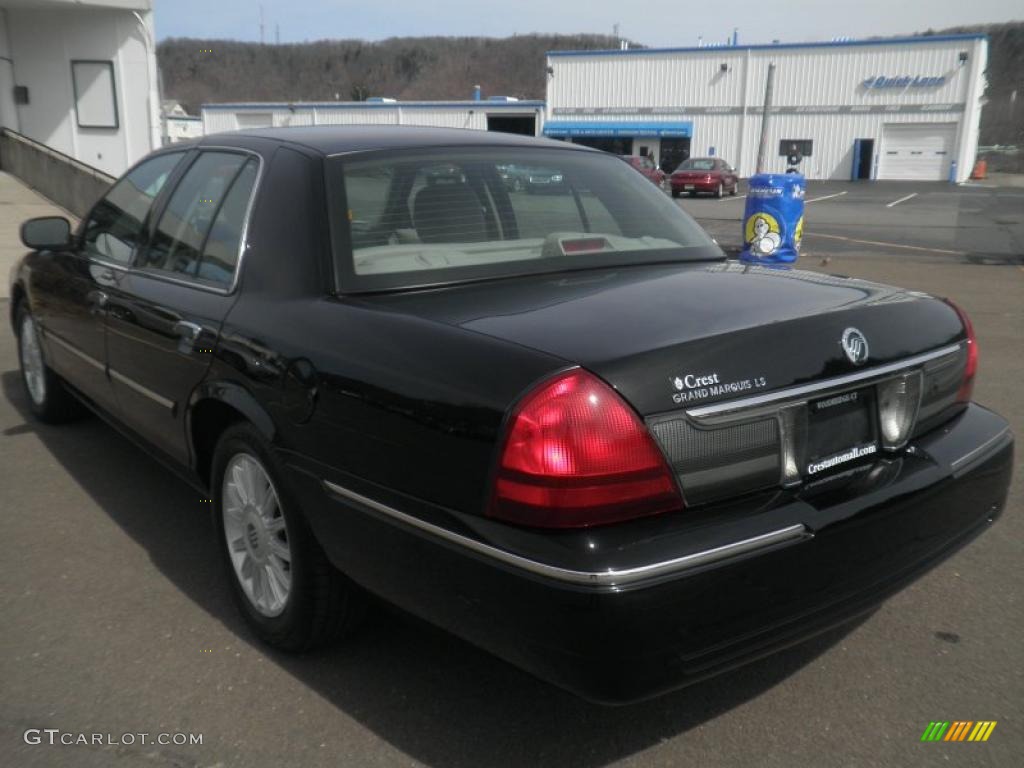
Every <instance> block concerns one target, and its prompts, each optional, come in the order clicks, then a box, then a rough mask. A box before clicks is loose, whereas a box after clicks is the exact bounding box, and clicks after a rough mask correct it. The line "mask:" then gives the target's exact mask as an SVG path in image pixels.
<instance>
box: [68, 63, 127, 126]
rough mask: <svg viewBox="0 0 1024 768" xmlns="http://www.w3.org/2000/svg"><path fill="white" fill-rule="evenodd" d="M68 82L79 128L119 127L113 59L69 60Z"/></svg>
mask: <svg viewBox="0 0 1024 768" xmlns="http://www.w3.org/2000/svg"><path fill="white" fill-rule="evenodd" d="M71 85H72V87H73V88H74V92H75V116H76V119H77V121H78V127H79V128H117V127H118V121H117V89H116V86H115V84H114V63H113V62H112V61H72V62H71Z"/></svg>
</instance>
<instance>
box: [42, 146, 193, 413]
mask: <svg viewBox="0 0 1024 768" xmlns="http://www.w3.org/2000/svg"><path fill="white" fill-rule="evenodd" d="M184 155H185V153H184V152H169V153H163V154H160V155H156V156H155V157H151V158H149V159H147V160H144V161H143V162H141V163H139V164H138V165H137V166H135V167H134V168H133V169H132V170H130V171H129V172H128V173H127V174H125V175H124V176H123V177H122V178H121V179H119V180H118V181H117V182H115V183H114V185H113V186H112V187H111V188H110V190H109V191H108V192H107V194H106V195H104V196H103V197H102V198H101V199H100V200H99V202H97V203H96V205H94V206H93V208H92V210H91V211H90V212H89V215H88V216H87V217H86V218H85V220H84V221H83V222H82V224H81V226H80V227H79V230H78V233H77V237H76V240H77V243H76V247H75V248H74V249H73V250H69V251H62V252H58V253H52V254H50V255H49V257H50V258H49V261H48V263H47V264H46V265H45V268H43V269H40V270H37V271H36V272H34V274H33V290H32V293H33V296H34V297H35V298H36V300H35V301H34V303H33V307H32V311H33V312H34V313H35V315H36V318H37V320H38V321H39V324H40V326H41V328H42V330H43V339H44V341H43V343H44V345H45V348H46V356H47V362H48V363H49V365H50V366H51V367H52V368H53V369H54V370H55V371H56V372H57V373H59V374H60V375H61V376H62V377H64V379H65V380H67V381H68V382H69V383H71V384H72V385H73V386H74V387H75V388H76V389H78V391H79V392H81V393H82V394H84V395H86V396H87V397H88V398H90V399H91V400H92V401H93V402H94V403H95V404H96V405H98V406H100V407H101V408H103V409H105V410H107V411H113V410H114V406H115V402H114V397H113V393H112V390H111V387H110V381H109V378H108V376H107V350H106V321H105V318H106V303H107V301H108V299H109V296H110V294H111V293H113V292H116V291H117V290H118V286H119V285H120V283H121V282H122V281H123V280H124V278H125V275H126V270H127V269H128V268H129V266H130V264H131V261H132V258H133V256H134V254H135V252H136V249H137V248H138V245H139V242H140V239H141V237H142V231H143V223H144V222H145V220H146V217H147V215H148V213H149V211H150V209H151V208H152V207H153V204H154V201H155V200H156V198H157V196H158V195H159V193H160V191H161V190H162V189H163V187H164V184H165V183H166V181H167V179H168V178H169V177H170V176H171V174H172V172H173V171H174V168H175V167H176V166H177V164H178V163H179V162H180V161H181V159H182V158H183V157H184Z"/></svg>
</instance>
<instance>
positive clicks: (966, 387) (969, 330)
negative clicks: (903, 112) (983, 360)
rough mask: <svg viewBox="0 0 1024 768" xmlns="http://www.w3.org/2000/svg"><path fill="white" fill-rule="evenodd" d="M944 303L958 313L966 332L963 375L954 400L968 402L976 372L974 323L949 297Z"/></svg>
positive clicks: (976, 351) (976, 354)
mask: <svg viewBox="0 0 1024 768" xmlns="http://www.w3.org/2000/svg"><path fill="white" fill-rule="evenodd" d="M946 303H947V304H949V306H951V307H952V308H953V309H955V310H956V313H957V314H958V315H960V322H962V323H963V324H964V332H965V333H966V334H967V342H966V343H967V363H966V365H964V376H963V379H962V380H961V382H960V389H959V391H957V393H956V401H957V402H958V403H969V402H970V401H971V395H973V394H974V376H975V374H977V373H978V338H977V337H976V336H975V335H974V324H973V323H971V318H969V317H968V316H967V313H966V312H964V311H963V309H961V308H960V307H959V306H957V305H956V304H955V303H954V302H952V301H950V300H949V299H946Z"/></svg>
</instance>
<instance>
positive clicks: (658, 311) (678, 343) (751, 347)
mask: <svg viewBox="0 0 1024 768" xmlns="http://www.w3.org/2000/svg"><path fill="white" fill-rule="evenodd" d="M366 301H368V302H371V303H373V304H374V305H376V306H377V307H378V308H385V307H386V308H389V309H391V310H393V311H401V312H406V313H411V314H415V315H417V316H421V317H424V318H428V319H431V320H434V321H436V322H442V323H445V324H450V325H454V326H458V327H461V328H463V329H465V330H468V331H473V332H476V333H481V334H486V335H489V336H493V337H496V338H499V339H503V340H505V341H510V342H513V343H515V344H519V345H522V346H526V347H530V348H533V349H536V350H540V351H542V352H545V353H547V354H550V355H554V356H556V357H559V358H561V359H563V360H565V361H566V363H570V364H579V365H581V366H583V367H585V368H587V369H589V370H591V371H593V372H594V373H596V374H598V375H599V376H601V377H602V378H603V379H604V380H605V381H607V382H608V383H609V384H611V385H612V386H613V387H614V388H615V389H616V390H618V391H619V393H620V394H622V395H623V396H624V397H625V398H626V399H627V400H628V401H629V402H630V403H631V404H632V405H633V407H634V408H636V410H637V411H639V412H640V413H641V414H643V415H644V416H651V415H654V414H659V413H664V412H668V411H675V410H679V409H682V408H693V407H696V406H703V405H709V404H712V403H717V402H722V401H726V400H730V399H735V398H742V397H749V396H750V395H755V394H762V393H769V392H772V391H773V390H778V389H782V388H787V387H792V386H796V385H800V384H807V383H810V382H813V381H816V380H819V379H823V378H831V377H835V376H841V375H843V374H846V373H850V372H853V371H857V370H862V369H864V368H870V367H873V366H877V365H883V364H886V363H891V362H897V361H899V360H901V359H903V358H907V357H909V356H912V355H915V354H918V353H922V352H926V351H930V350H933V349H936V348H939V347H942V346H944V345H949V344H952V343H955V342H957V341H959V340H961V339H962V338H963V337H964V332H963V327H962V324H961V322H960V319H959V317H958V316H957V314H956V312H955V311H954V310H953V309H952V308H951V307H950V306H949V305H947V304H946V303H944V302H942V301H940V300H938V299H935V298H933V297H930V296H928V295H926V294H921V293H917V292H913V291H907V290H904V289H900V288H894V287H891V286H885V285H880V284H876V283H871V282H868V281H864V280H857V279H852V278H845V277H839V276H831V275H823V274H818V273H813V272H807V271H801V270H790V269H771V268H765V267H753V266H745V265H741V264H738V263H735V262H725V263H715V264H711V265H709V264H707V263H700V264H688V265H687V264H672V265H650V266H636V267H628V268H620V269H614V270H600V271H586V272H579V273H573V274H559V275H540V276H534V277H527V278H519V279H513V280H502V281H495V282H489V283H478V284H472V285H462V286H454V287H448V288H440V289H434V290H428V291H418V292H410V293H395V294H380V295H377V296H373V297H367V298H366ZM847 328H855V329H857V330H859V331H860V332H861V333H862V334H863V336H864V338H865V340H866V342H867V359H866V360H865V361H862V362H861V363H859V364H855V363H853V362H851V361H850V360H849V359H848V357H847V355H846V353H845V352H844V349H843V345H842V338H843V334H844V331H845V330H846V329H847Z"/></svg>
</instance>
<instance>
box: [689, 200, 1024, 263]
mask: <svg viewBox="0 0 1024 768" xmlns="http://www.w3.org/2000/svg"><path fill="white" fill-rule="evenodd" d="M746 191H747V190H746V186H745V184H744V185H742V186H741V188H740V189H739V191H738V194H737V195H736V196H735V197H729V196H726V197H724V198H722V199H721V200H717V199H715V198H712V197H696V198H690V197H682V198H680V204H681V205H682V207H683V208H684V209H685V210H686V211H687V212H689V213H690V214H691V215H692V216H693V217H694V218H696V219H697V220H699V221H700V222H701V224H703V225H704V227H705V228H706V229H707V230H708V231H709V232H711V233H712V235H714V236H715V237H716V239H718V241H719V242H720V243H721V244H722V245H723V246H726V247H727V248H732V249H738V248H739V247H740V246H741V245H742V242H741V240H742V238H741V235H740V233H741V228H740V226H739V222H740V220H741V219H742V217H743V209H744V206H745V204H746V199H745V196H746ZM805 202H806V208H805V217H806V226H805V232H806V234H805V238H804V250H805V252H806V254H808V255H810V256H814V255H815V254H827V255H834V254H844V253H847V254H867V255H869V256H870V255H872V254H874V255H882V256H888V255H890V254H891V255H893V256H902V257H911V256H913V255H915V254H917V255H926V256H928V257H929V258H931V259H940V260H945V261H960V262H967V263H989V264H1024V186H1019V187H1016V186H996V185H995V184H994V183H990V182H974V183H972V184H971V185H952V184H943V183H938V182H912V181H898V182H897V181H892V182H869V183H866V182H832V181H811V182H808V184H807V195H806V197H805Z"/></svg>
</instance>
